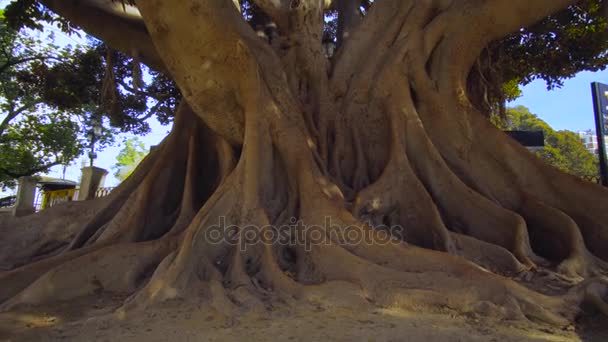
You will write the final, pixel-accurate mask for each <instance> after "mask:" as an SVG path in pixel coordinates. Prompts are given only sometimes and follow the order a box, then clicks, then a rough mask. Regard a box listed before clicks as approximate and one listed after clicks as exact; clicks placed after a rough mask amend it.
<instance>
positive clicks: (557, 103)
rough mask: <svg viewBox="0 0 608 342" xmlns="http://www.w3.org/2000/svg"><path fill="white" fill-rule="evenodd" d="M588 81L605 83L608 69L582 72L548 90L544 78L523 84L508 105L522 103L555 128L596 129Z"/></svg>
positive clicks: (607, 81)
mask: <svg viewBox="0 0 608 342" xmlns="http://www.w3.org/2000/svg"><path fill="white" fill-rule="evenodd" d="M591 82H601V83H608V70H606V71H599V72H581V73H579V74H578V75H576V77H574V78H571V79H569V80H566V81H565V82H564V86H563V87H562V88H560V89H555V90H553V91H547V87H546V84H545V82H544V81H542V80H537V81H534V82H532V83H530V84H529V85H527V86H525V87H523V96H522V97H520V98H519V99H517V100H516V101H514V102H511V103H509V106H515V105H523V106H526V107H528V108H530V111H531V112H532V113H534V114H536V115H538V116H539V117H540V118H541V119H543V120H544V121H546V122H547V123H548V124H549V125H550V126H551V127H553V128H554V129H556V130H569V131H579V130H586V129H590V128H592V129H595V123H594V119H593V101H592V99H591Z"/></svg>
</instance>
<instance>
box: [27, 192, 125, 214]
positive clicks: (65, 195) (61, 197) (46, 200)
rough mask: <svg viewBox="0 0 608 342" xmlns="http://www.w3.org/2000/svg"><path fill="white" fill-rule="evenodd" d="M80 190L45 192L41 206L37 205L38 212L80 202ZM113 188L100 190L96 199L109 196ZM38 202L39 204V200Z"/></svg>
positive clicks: (96, 194)
mask: <svg viewBox="0 0 608 342" xmlns="http://www.w3.org/2000/svg"><path fill="white" fill-rule="evenodd" d="M78 190H79V189H78V188H75V189H65V190H52V191H44V192H43V193H42V202H41V203H40V204H39V205H36V210H43V209H47V208H51V207H54V206H56V205H58V204H60V203H65V202H71V201H77V200H78ZM112 190H114V188H113V187H108V188H99V189H97V191H95V198H100V197H106V196H108V195H109V194H110V193H111V192H112ZM36 202H39V201H38V200H37V201H36Z"/></svg>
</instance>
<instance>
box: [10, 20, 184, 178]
mask: <svg viewBox="0 0 608 342" xmlns="http://www.w3.org/2000/svg"><path fill="white" fill-rule="evenodd" d="M33 26H34V27H39V26H38V25H33ZM64 27H66V28H69V25H68V26H65V25H64ZM39 28H41V29H42V28H43V27H42V26H40V27H39ZM67 33H74V31H73V30H71V29H67ZM53 37H54V35H53V34H52V33H51V34H50V35H49V40H48V41H52V40H53ZM0 40H1V44H2V45H1V48H2V55H1V56H0V58H1V59H2V60H0V97H1V98H2V100H3V101H2V103H1V104H0V106H1V109H2V110H3V112H4V113H5V115H4V116H2V122H1V123H0V140H1V145H0V153H1V156H2V158H0V159H1V161H0V184H2V185H3V186H14V184H15V179H16V178H19V177H21V176H29V175H33V174H36V173H41V172H46V171H48V170H49V169H50V168H51V167H53V166H55V165H60V164H63V165H67V164H69V163H70V162H72V161H73V160H74V159H76V158H78V157H79V156H80V155H81V154H82V153H83V151H84V149H85V148H87V147H88V142H87V141H86V139H85V137H86V131H87V130H88V129H89V127H88V124H87V123H88V121H90V118H91V117H92V116H97V117H107V118H109V119H110V120H109V123H110V124H111V126H112V127H116V128H118V129H119V130H120V131H122V132H131V133H135V134H145V133H147V132H149V127H148V123H147V122H146V120H147V119H149V118H151V117H152V116H156V118H157V119H158V120H159V121H160V122H161V123H164V124H167V123H168V122H170V121H171V120H172V113H173V110H174V109H175V104H176V101H177V98H176V96H177V91H176V90H175V87H174V86H173V85H172V84H171V83H170V81H168V80H167V79H166V78H164V77H163V76H162V75H160V74H158V73H154V72H152V73H151V74H150V73H149V72H148V70H147V69H145V68H144V70H143V71H142V68H140V67H139V64H138V63H136V62H134V60H133V59H131V58H127V57H126V56H125V55H124V54H120V53H117V52H115V51H112V50H110V49H108V48H107V47H106V46H105V45H103V44H102V43H101V42H99V41H97V40H94V39H90V42H89V44H88V45H86V46H77V47H72V46H66V47H65V48H61V49H60V48H59V47H58V46H57V45H55V44H53V43H49V42H43V41H42V40H41V38H34V37H33V36H32V35H31V34H29V33H27V32H23V31H16V30H14V29H12V28H10V27H8V26H7V25H6V24H4V23H3V24H2V26H1V27H0ZM110 76H111V77H110ZM144 76H146V77H147V79H148V82H144V81H143V77H144ZM104 92H105V93H104ZM116 133H117V131H114V129H112V128H110V127H106V129H105V130H104V131H103V135H102V137H101V139H99V140H98V141H97V144H96V148H97V150H102V149H103V148H105V147H106V146H107V144H109V143H111V142H112V141H113V134H116Z"/></svg>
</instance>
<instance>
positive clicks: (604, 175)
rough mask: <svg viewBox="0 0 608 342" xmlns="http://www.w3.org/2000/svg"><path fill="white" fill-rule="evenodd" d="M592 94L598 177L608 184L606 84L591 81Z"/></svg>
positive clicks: (607, 88)
mask: <svg viewBox="0 0 608 342" xmlns="http://www.w3.org/2000/svg"><path fill="white" fill-rule="evenodd" d="M591 93H592V94H593V111H594V112H595V130H596V135H597V145H598V146H597V147H598V153H599V158H600V177H601V179H602V185H603V186H608V161H607V160H606V142H605V139H604V134H605V133H606V132H608V127H607V126H606V125H607V124H608V85H605V84H602V83H598V82H593V83H591Z"/></svg>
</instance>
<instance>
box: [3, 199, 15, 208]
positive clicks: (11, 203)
mask: <svg viewBox="0 0 608 342" xmlns="http://www.w3.org/2000/svg"><path fill="white" fill-rule="evenodd" d="M16 202H17V196H8V197H3V198H0V208H10V207H12V206H14V205H15V203H16Z"/></svg>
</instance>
